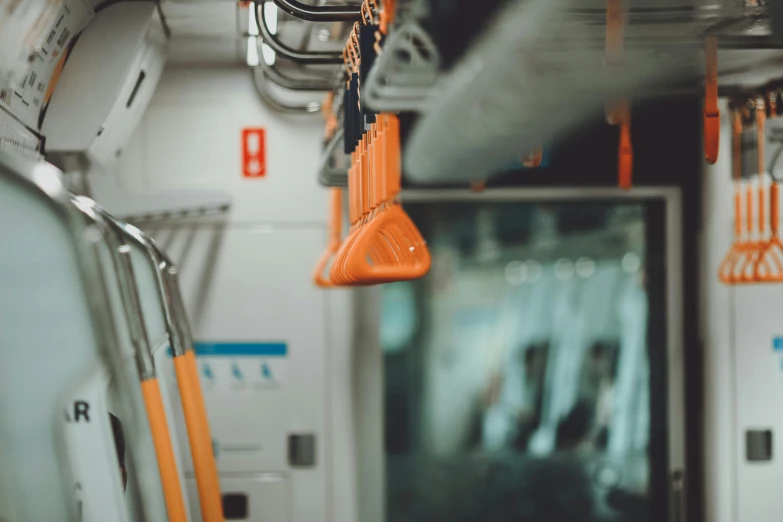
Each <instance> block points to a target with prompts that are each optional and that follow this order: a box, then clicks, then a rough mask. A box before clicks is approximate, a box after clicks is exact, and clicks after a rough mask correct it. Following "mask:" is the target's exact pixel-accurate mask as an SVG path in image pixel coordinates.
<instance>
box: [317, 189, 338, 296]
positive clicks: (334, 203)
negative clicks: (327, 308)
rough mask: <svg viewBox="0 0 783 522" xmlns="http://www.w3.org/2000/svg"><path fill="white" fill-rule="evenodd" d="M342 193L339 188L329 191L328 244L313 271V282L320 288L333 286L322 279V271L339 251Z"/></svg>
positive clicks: (325, 279) (327, 280)
mask: <svg viewBox="0 0 783 522" xmlns="http://www.w3.org/2000/svg"><path fill="white" fill-rule="evenodd" d="M342 207H343V193H342V190H340V189H339V188H333V189H332V190H331V216H330V219H329V244H328V245H327V247H326V250H324V253H323V254H321V257H320V258H319V259H318V262H317V263H316V265H315V270H314V271H313V282H314V283H315V284H316V285H317V286H320V287H321V288H330V287H332V286H334V284H333V283H332V282H331V281H329V279H327V278H325V277H324V275H323V274H324V270H325V269H326V265H327V264H329V260H330V259H331V258H332V256H333V255H334V254H335V252H337V250H339V248H340V242H341V237H342V227H343V217H342Z"/></svg>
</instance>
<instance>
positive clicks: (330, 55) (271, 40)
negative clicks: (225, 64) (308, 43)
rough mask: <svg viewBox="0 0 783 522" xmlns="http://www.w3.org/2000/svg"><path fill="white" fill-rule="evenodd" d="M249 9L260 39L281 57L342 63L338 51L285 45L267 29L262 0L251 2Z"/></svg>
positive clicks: (297, 60) (299, 60) (311, 62)
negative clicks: (254, 19) (299, 48)
mask: <svg viewBox="0 0 783 522" xmlns="http://www.w3.org/2000/svg"><path fill="white" fill-rule="evenodd" d="M259 5H261V9H258V6H259ZM327 7H335V6H327ZM251 9H255V11H256V25H258V32H259V33H260V34H261V39H262V40H263V41H264V43H266V44H267V45H268V46H269V47H271V48H272V50H273V51H275V53H277V54H279V55H280V56H281V57H283V58H285V59H288V60H291V61H294V62H297V63H302V64H309V65H318V64H321V65H323V64H327V65H328V64H341V63H343V55H342V53H341V52H339V51H337V52H335V51H310V52H304V51H299V50H297V49H294V48H293V47H289V46H287V45H285V44H284V43H282V42H281V41H280V40H278V39H277V37H276V36H275V35H273V34H272V32H271V31H270V30H269V26H268V25H267V23H266V14H265V12H264V11H265V9H263V2H252V4H251Z"/></svg>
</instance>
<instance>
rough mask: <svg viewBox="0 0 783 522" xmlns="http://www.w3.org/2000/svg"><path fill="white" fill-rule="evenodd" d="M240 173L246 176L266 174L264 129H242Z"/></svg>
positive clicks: (252, 176) (253, 176)
mask: <svg viewBox="0 0 783 522" xmlns="http://www.w3.org/2000/svg"><path fill="white" fill-rule="evenodd" d="M242 175H243V176H244V177H246V178H263V177H264V176H266V131H265V130H264V129H260V128H252V129H242Z"/></svg>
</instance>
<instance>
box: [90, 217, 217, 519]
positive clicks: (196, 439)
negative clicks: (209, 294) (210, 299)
mask: <svg viewBox="0 0 783 522" xmlns="http://www.w3.org/2000/svg"><path fill="white" fill-rule="evenodd" d="M96 208H97V207H96ZM99 212H100V214H101V216H102V217H103V218H104V220H105V221H107V222H109V223H110V225H111V226H112V227H114V229H115V230H116V231H117V233H118V235H119V236H120V237H121V238H122V241H123V242H125V243H126V244H127V241H131V242H132V243H135V244H136V245H137V246H138V247H140V248H141V249H142V250H144V252H145V253H146V254H147V260H148V261H149V262H150V264H151V265H152V270H153V272H154V273H155V280H156V283H157V288H158V296H159V297H160V301H161V307H162V311H163V315H164V319H165V323H166V330H167V332H168V335H169V343H170V346H171V351H172V352H173V355H174V370H175V372H176V375H177V385H178V387H179V391H180V401H181V403H182V409H183V413H184V415H185V424H186V428H187V431H188V440H189V441H190V451H191V457H192V459H193V466H194V469H195V473H196V486H197V488H198V493H199V503H200V505H201V514H202V518H203V520H204V522H223V520H224V519H223V513H222V504H221V500H220V480H219V478H218V473H217V467H216V464H215V458H214V454H213V452H212V437H211V435H210V429H209V421H208V420H207V413H206V408H205V406H204V399H203V394H202V392H201V385H200V384H199V377H198V369H197V367H196V359H195V354H194V352H193V338H192V336H191V333H190V326H189V323H188V318H187V315H186V313H185V307H184V303H183V301H182V294H181V292H180V288H179V277H178V273H179V270H178V268H177V266H176V265H175V264H174V263H173V262H172V261H171V260H170V259H169V258H168V257H167V256H166V254H165V253H163V252H162V251H161V250H160V249H159V248H158V247H157V245H156V244H155V242H154V241H153V240H152V238H150V237H149V236H147V235H146V234H145V233H144V232H142V231H141V230H139V229H138V228H136V227H134V226H133V225H129V224H128V223H124V222H122V221H119V220H117V219H115V218H114V217H112V216H111V215H109V214H108V213H106V212H105V211H104V210H103V209H99Z"/></svg>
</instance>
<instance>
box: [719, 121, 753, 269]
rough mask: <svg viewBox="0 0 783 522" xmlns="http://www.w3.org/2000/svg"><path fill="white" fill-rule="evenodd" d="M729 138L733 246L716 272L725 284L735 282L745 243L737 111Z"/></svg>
mask: <svg viewBox="0 0 783 522" xmlns="http://www.w3.org/2000/svg"><path fill="white" fill-rule="evenodd" d="M731 138H732V139H731V142H732V177H733V179H734V244H733V245H732V247H731V249H730V250H729V251H728V252H727V254H726V256H725V257H724V258H723V261H722V262H721V265H720V268H719V270H718V279H719V280H720V281H721V282H723V283H725V284H734V283H736V282H737V277H736V267H737V265H738V262H739V261H741V259H742V256H743V253H744V251H745V250H746V242H745V241H743V237H742V230H743V219H742V185H741V179H742V115H741V113H740V111H739V110H734V111H733V115H732V128H731ZM749 213H750V212H749Z"/></svg>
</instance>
